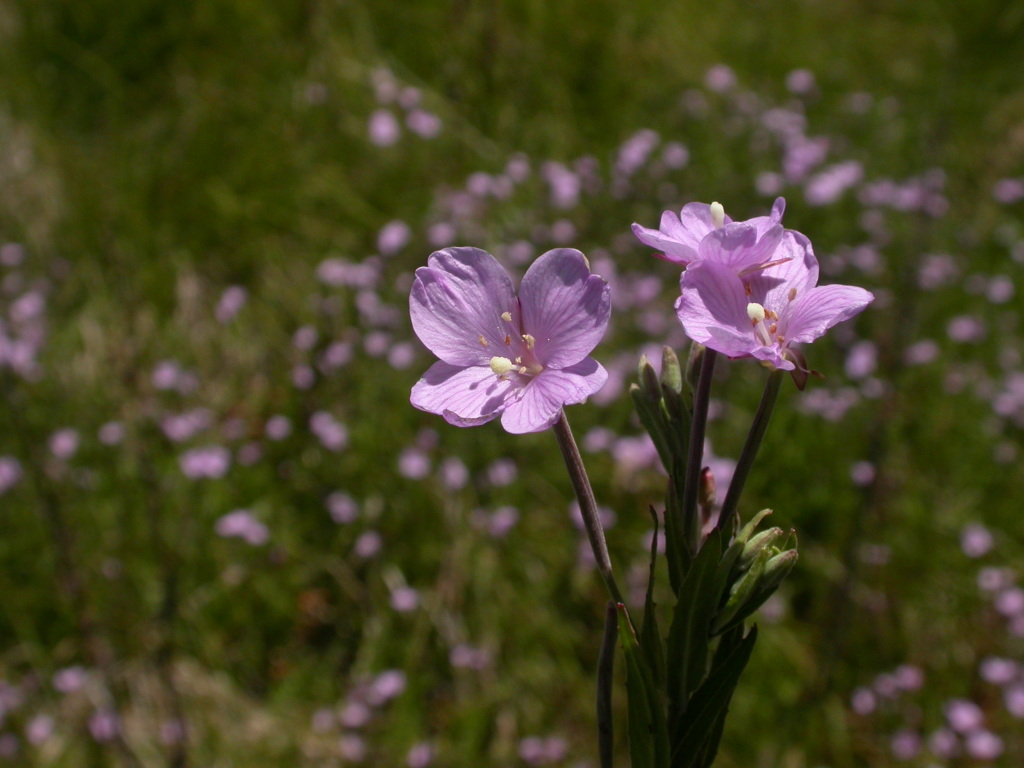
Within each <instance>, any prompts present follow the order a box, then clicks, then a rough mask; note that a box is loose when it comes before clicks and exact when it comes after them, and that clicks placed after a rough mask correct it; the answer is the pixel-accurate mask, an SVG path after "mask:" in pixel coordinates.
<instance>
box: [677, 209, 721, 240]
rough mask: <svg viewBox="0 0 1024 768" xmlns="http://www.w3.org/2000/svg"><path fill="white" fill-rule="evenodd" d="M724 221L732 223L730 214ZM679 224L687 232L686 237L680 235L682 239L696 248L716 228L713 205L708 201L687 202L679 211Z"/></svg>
mask: <svg viewBox="0 0 1024 768" xmlns="http://www.w3.org/2000/svg"><path fill="white" fill-rule="evenodd" d="M723 221H724V223H725V224H731V223H732V219H731V218H730V217H729V215H728V214H726V216H725V219H724V220H723ZM679 226H680V228H681V230H682V231H683V232H685V233H686V235H685V238H686V239H684V237H683V236H680V238H679V239H680V241H681V242H686V243H687V244H688V245H692V246H693V247H694V248H696V247H697V246H698V245H700V241H701V240H703V239H704V238H705V237H707V235H708V233H709V232H711V231H713V230H714V229H715V222H714V220H713V219H712V218H711V206H710V205H708V204H707V203H687V204H686V205H684V206H683V210H681V211H680V212H679Z"/></svg>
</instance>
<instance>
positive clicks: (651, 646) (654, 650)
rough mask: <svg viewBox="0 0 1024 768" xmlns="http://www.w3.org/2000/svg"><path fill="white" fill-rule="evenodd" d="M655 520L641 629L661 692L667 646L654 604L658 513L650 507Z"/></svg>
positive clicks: (642, 646)
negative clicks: (664, 642)
mask: <svg viewBox="0 0 1024 768" xmlns="http://www.w3.org/2000/svg"><path fill="white" fill-rule="evenodd" d="M650 512H651V519H652V520H653V521H654V537H653V538H652V539H651V566H650V570H649V572H648V575H647V594H646V595H645V596H644V621H643V625H642V626H641V629H640V650H641V651H643V655H644V659H646V661H647V666H648V667H650V669H651V674H652V676H653V677H654V684H655V685H656V686H657V688H658V690H659V692H664V690H665V648H664V646H663V644H662V639H661V633H660V632H659V631H658V617H657V615H656V613H655V608H656V606H655V604H654V572H655V566H656V565H657V563H658V513H657V512H655V511H654V507H650Z"/></svg>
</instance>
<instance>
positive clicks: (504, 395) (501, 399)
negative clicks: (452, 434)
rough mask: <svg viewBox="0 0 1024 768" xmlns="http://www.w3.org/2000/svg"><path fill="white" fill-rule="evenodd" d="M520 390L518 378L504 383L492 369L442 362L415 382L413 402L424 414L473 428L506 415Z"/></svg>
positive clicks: (431, 367) (509, 379) (513, 377)
mask: <svg viewBox="0 0 1024 768" xmlns="http://www.w3.org/2000/svg"><path fill="white" fill-rule="evenodd" d="M520 386H521V383H520V380H519V377H517V376H512V377H509V378H508V379H502V378H499V377H498V376H496V375H494V373H493V372H492V371H491V369H490V368H489V367H477V366H473V367H469V368H464V367H460V366H456V365H451V364H449V363H446V362H444V361H443V360H442V361H439V362H436V363H434V364H433V365H432V366H430V368H428V369H427V372H426V373H425V374H423V378H421V379H420V380H419V381H418V382H416V384H415V385H414V386H413V388H412V396H411V397H410V401H411V402H412V404H413V405H414V406H416V407H417V408H419V409H420V410H421V411H427V412H428V413H436V414H438V415H441V416H444V418H445V420H446V421H447V422H448V423H449V424H454V425H456V426H459V427H472V426H475V425H477V424H483V423H485V422H488V421H490V420H491V419H493V418H495V417H496V416H498V414H500V413H501V412H502V411H504V410H505V407H506V403H507V401H508V400H509V399H510V398H511V397H512V396H513V395H514V393H515V391H516V389H517V388H519V387H520Z"/></svg>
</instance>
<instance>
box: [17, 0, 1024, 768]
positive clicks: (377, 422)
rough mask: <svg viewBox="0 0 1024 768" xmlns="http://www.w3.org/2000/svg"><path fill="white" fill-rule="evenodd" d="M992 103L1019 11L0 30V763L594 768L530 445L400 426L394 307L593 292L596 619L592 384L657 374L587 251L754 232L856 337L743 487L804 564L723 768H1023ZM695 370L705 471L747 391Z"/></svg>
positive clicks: (286, 8)
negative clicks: (752, 227) (545, 261)
mask: <svg viewBox="0 0 1024 768" xmlns="http://www.w3.org/2000/svg"><path fill="white" fill-rule="evenodd" d="M1022 71H1024V3H1021V2H1019V1H1012V2H994V1H989V0H974V1H973V2H970V3H956V2H951V1H950V2H943V1H940V0H933V1H931V2H921V3H912V4H910V3H902V2H894V1H889V2H886V1H884V0H882V1H879V2H830V3H820V2H812V1H811V0H799V1H797V0H786V1H783V2H774V3H770V4H769V3H741V2H732V1H730V2H720V3H714V4H711V3H695V2H689V1H682V2H672V3H667V2H654V1H653V0H637V2H634V3H631V4H629V5H627V4H624V3H621V2H618V1H617V0H588V1H587V2H582V1H581V0H563V1H562V2H558V3H549V2H541V0H514V1H510V2H503V3H498V2H493V3H492V2H473V0H461V1H459V2H447V3H446V2H440V1H436V0H428V1H425V2H416V3H411V2H410V3H400V2H386V1H385V2H358V1H354V2H344V1H342V0H336V1H334V2H326V1H324V2H318V1H316V0H307V1H305V2H279V3H273V2H250V1H246V2H243V1H242V0H185V1H184V2H179V3H165V2H157V0H134V1H133V2H130V3H125V2H114V1H113V0H80V1H79V2H75V3H66V2H58V1H57V0H7V1H6V2H5V3H3V4H2V5H0V246H2V247H0V270H2V271H0V280H2V282H0V308H2V312H3V314H2V316H0V331H2V333H0V363H2V371H0V373H2V379H3V387H4V398H3V405H2V407H0V489H2V491H3V494H2V496H0V759H2V760H3V761H4V763H5V764H10V765H14V766H44V765H45V766H49V765H55V766H65V765H66V766H72V765H73V766H106V765H124V766H157V765H168V766H186V765H188V766H276V765H280V766H293V765H310V766H335V765H349V764H367V765H384V766H392V765H393V766H403V765H409V766H412V767H413V768H416V766H426V765H438V766H456V767H458V766H467V767H468V766H473V767H476V766H481V765H487V766H522V765H560V766H573V767H574V768H582V767H583V766H588V765H589V766H594V765H596V746H595V740H594V738H593V736H594V733H595V730H594V729H595V726H594V718H593V705H592V695H593V670H594V668H595V663H596V657H597V644H598V638H599V636H600V626H601V621H602V615H603V594H602V588H601V585H600V582H599V579H598V578H597V576H596V574H595V573H594V572H593V570H592V569H591V568H590V566H589V563H588V560H587V557H586V555H585V554H581V552H580V546H581V542H582V541H583V538H582V536H581V534H580V532H579V531H578V530H577V528H576V527H575V526H574V525H573V523H572V516H571V514H570V512H569V507H570V505H569V502H570V499H571V489H570V486H569V483H568V482H567V480H566V478H565V477H564V473H562V472H561V470H560V467H559V463H558V454H557V449H556V446H555V444H554V440H553V438H552V436H551V435H550V434H549V433H542V434H538V435H532V436H524V437H518V436H511V435H507V434H505V433H504V432H502V431H501V429H500V427H499V426H498V425H497V424H490V425H487V426H484V427H480V428H476V429H470V430H459V429H456V428H454V427H450V426H448V425H446V424H445V423H444V422H443V420H441V419H440V418H438V417H434V416H430V415H428V414H423V413H419V412H417V411H415V410H414V409H412V408H411V406H409V404H408V392H409V388H410V387H411V386H412V384H413V383H414V382H415V381H416V379H417V378H418V376H419V375H420V374H421V373H422V371H424V370H425V369H426V367H427V366H428V365H429V364H430V362H432V359H431V356H430V355H429V354H428V353H427V352H426V351H425V350H424V349H423V348H422V347H421V345H420V344H419V343H418V342H417V341H416V340H415V338H414V336H413V334H412V332H411V329H410V327H409V323H408V320H407V309H406V307H407V303H406V302H407V299H406V296H407V292H408V287H409V285H410V283H411V274H412V271H413V270H414V269H415V268H416V267H418V266H421V265H423V264H425V262H426V257H427V255H428V254H429V253H430V252H431V251H432V250H434V249H435V248H437V247H442V246H444V245H454V244H459V245H475V246H478V247H483V248H486V249H488V250H490V251H492V252H493V253H495V254H496V255H498V256H499V258H502V259H503V260H504V261H505V262H506V263H507V264H509V265H510V267H512V268H513V269H514V270H518V271H522V269H523V268H524V265H525V263H527V262H528V261H529V259H530V258H532V256H534V255H538V254H539V253H541V252H543V251H544V250H546V249H548V248H550V247H554V246H556V245H571V246H573V247H578V248H580V249H581V250H583V251H584V252H585V253H587V254H588V256H589V257H590V258H591V262H592V264H594V265H595V271H598V272H599V273H601V274H602V275H604V276H606V277H607V278H608V279H609V280H610V282H611V283H612V287H613V295H614V296H615V297H616V298H615V312H614V314H613V322H612V330H611V332H610V334H609V336H608V338H607V339H606V340H605V342H604V343H603V344H602V345H601V346H600V347H598V349H597V351H596V352H595V356H596V357H597V358H598V359H600V360H601V361H602V362H603V363H604V364H605V365H606V366H607V367H608V368H609V370H610V371H611V372H612V380H611V381H610V384H609V387H608V388H607V390H606V392H603V393H601V394H600V395H599V396H598V397H597V398H595V399H594V400H595V402H593V403H591V404H588V405H586V406H581V407H574V408H572V409H570V411H569V416H570V418H571V419H572V421H573V424H574V426H575V428H576V430H577V437H578V439H580V441H581V443H582V444H583V446H584V449H585V451H586V458H587V460H588V462H589V464H590V471H591V475H592V477H593V479H594V481H595V486H596V491H597V495H598V499H599V502H600V503H601V504H603V505H605V506H607V507H608V509H609V510H610V511H612V512H613V513H614V525H613V526H612V527H611V528H610V530H609V540H610V545H611V548H612V550H613V558H614V560H615V563H616V567H617V568H618V569H619V571H620V574H622V575H621V576H620V579H622V580H625V581H626V582H627V583H629V584H630V585H631V587H632V588H633V589H634V591H635V590H636V589H637V588H642V586H643V582H642V576H643V573H644V570H645V568H646V565H645V561H644V552H645V551H646V550H645V548H646V547H647V543H648V540H647V539H646V538H645V537H647V536H649V534H650V521H649V517H648V514H647V507H648V505H649V504H652V503H653V504H656V505H657V504H660V496H661V493H662V490H661V486H662V483H663V480H662V477H661V475H660V474H659V473H658V471H657V469H656V468H655V467H654V465H653V463H652V461H651V458H652V457H651V452H650V451H649V450H647V448H646V447H645V444H644V443H643V442H642V441H639V440H637V437H638V436H639V435H640V430H639V428H638V426H637V424H636V422H635V420H634V419H633V417H632V415H631V412H630V408H629V403H628V397H627V396H626V395H625V392H624V391H623V389H622V387H623V386H624V385H628V382H629V381H630V380H631V379H632V377H633V375H634V374H633V371H634V370H635V364H636V361H637V359H638V357H639V354H640V353H641V352H642V351H646V352H648V353H652V352H653V353H654V354H655V355H656V354H657V350H658V348H659V346H660V345H661V344H663V343H669V344H672V345H674V346H676V347H677V348H678V349H680V351H683V344H684V339H682V337H681V335H680V329H679V328H678V327H677V325H678V324H677V323H676V321H675V318H674V317H673V313H672V301H673V300H674V296H675V293H676V290H677V288H676V286H677V280H678V274H677V272H676V271H675V270H674V268H673V267H672V265H670V264H667V263H664V262H661V261H657V260H655V259H652V258H651V255H650V252H649V249H646V248H645V247H643V246H642V245H640V244H639V243H638V242H636V241H635V240H634V238H633V236H632V234H631V233H630V224H631V223H632V222H634V221H638V222H640V223H642V224H644V225H645V226H655V225H656V222H657V221H658V217H659V216H660V213H661V211H662V210H663V209H674V210H678V209H679V208H680V207H681V206H682V205H683V204H685V203H687V202H691V201H703V202H710V201H711V200H719V201H721V202H722V203H723V204H724V205H725V207H726V210H727V212H730V213H731V214H732V215H733V216H734V217H735V218H739V219H743V218H747V217H749V216H752V215H758V214H761V213H763V212H764V211H766V210H767V209H768V208H769V207H770V205H771V202H772V199H773V198H774V196H775V195H776V194H782V195H784V196H786V198H787V200H788V207H787V215H786V219H785V222H786V224H787V226H789V227H791V228H794V229H797V230H800V231H802V232H804V233H805V234H807V235H808V236H809V237H810V238H811V240H812V242H813V243H814V245H815V250H816V252H817V254H818V256H819V259H820V260H821V262H822V267H823V279H824V281H827V282H846V283H854V284H858V285H863V286H864V287H867V288H869V289H871V290H873V291H874V292H875V293H876V295H877V296H878V300H877V301H876V303H875V304H874V305H873V306H872V308H871V309H870V310H869V311H868V312H867V313H865V315H864V316H863V317H861V318H858V319H857V320H856V321H855V322H852V323H849V324H847V325H848V327H845V326H844V327H843V328H839V329H836V331H835V332H834V333H833V334H832V338H830V339H829V340H826V341H822V342H820V343H819V344H816V345H814V347H812V348H810V349H808V350H807V353H808V357H809V360H810V363H811V365H812V366H813V367H815V368H817V369H819V370H822V371H824V372H826V374H827V378H826V379H825V380H824V381H812V382H811V384H810V386H809V387H808V390H807V391H806V392H803V393H798V392H797V391H796V390H795V389H793V388H791V387H787V389H786V391H784V393H783V395H782V397H781V399H780V405H779V409H778V410H777V412H776V415H775V418H774V421H773V424H772V428H771V430H770V431H769V434H768V437H767V439H766V443H765V445H764V448H763V449H762V455H761V459H760V463H759V465H758V466H757V467H756V468H755V472H754V476H753V477H752V479H751V481H750V483H749V484H748V489H747V498H746V501H745V502H744V504H743V505H742V506H741V510H740V511H741V514H744V515H749V514H750V513H752V512H753V511H756V510H757V509H760V508H762V507H766V506H770V507H773V508H774V509H775V510H776V513H775V517H774V518H773V519H774V520H775V522H776V524H779V525H783V526H786V527H790V526H792V527H793V528H795V529H796V530H797V532H798V535H799V538H800V547H801V553H802V558H801V560H800V565H799V566H798V568H797V570H796V572H794V574H793V576H792V577H791V578H790V579H789V581H788V582H787V584H786V585H785V586H784V588H783V590H782V591H781V593H780V595H779V597H778V599H776V600H774V601H772V602H771V603H770V604H769V605H768V606H766V607H765V609H763V610H762V612H761V618H760V619H759V622H760V623H761V625H762V630H763V632H762V641H761V642H760V643H759V645H758V648H757V649H756V651H755V654H754V659H753V661H752V663H751V666H750V668H749V669H748V672H747V674H746V676H745V678H744V680H743V682H742V683H741V686H740V690H739V693H738V695H737V698H736V700H735V701H734V703H733V713H732V715H731V718H730V720H729V722H728V725H727V729H726V734H725V739H724V742H723V747H722V754H721V758H720V764H721V765H722V766H727V767H728V766H764V767H765V768H769V767H771V768H774V767H775V766H780V767H784V768H803V767H804V766H807V767H808V768H819V767H824V766H828V767H829V768H833V767H834V768H853V767H854V766H888V765H908V766H922V768H926V767H929V766H934V765H941V766H947V765H948V766H973V765H1005V766H1011V765H1020V764H1021V761H1022V760H1024V738H1022V736H1021V732H1022V731H1024V729H1022V728H1021V727H1020V725H1021V721H1022V719H1024V672H1022V664H1024V592H1022V591H1021V590H1020V588H1019V587H1017V586H1016V582H1015V579H1016V577H1017V573H1016V571H1015V570H1014V569H1015V568H1019V567H1020V561H1021V556H1022V553H1024V527H1022V524H1021V522H1020V510H1021V503H1022V499H1024V495H1022V492H1024V479H1022V478H1024V475H1022V473H1021V471H1020V454H1021V451H1020V448H1021V438H1022V429H1024V364H1022V356H1021V352H1022V339H1024V336H1022V333H1024V331H1022V328H1021V312H1020V309H1019V308H1020V294H1019V291H1020V290H1021V288H1022V283H1021V278H1022V274H1021V272H1022V269H1024V230H1022V222H1021V217H1022V214H1024V84H1022V81H1021V78H1020V73H1021V72H1022ZM721 368H722V370H721V371H720V376H719V381H718V382H717V383H716V390H715V397H716V408H715V413H716V417H715V420H714V422H713V423H712V424H711V426H710V430H709V432H710V438H711V441H712V444H713V447H714V452H715V454H716V455H717V456H723V457H730V456H732V457H735V455H736V453H737V451H738V449H739V447H740V446H741V445H742V440H743V437H744V434H745V429H746V425H747V424H748V423H749V419H750V416H751V414H752V411H753V407H754V405H755V404H756V402H757V397H758V395H759V390H760V386H761V383H762V380H763V379H762V376H763V372H762V371H761V369H759V368H758V367H757V366H755V365H753V364H751V363H749V362H743V361H736V362H732V363H729V364H728V365H723V366H721ZM641 594H642V593H641ZM620 694H621V690H620ZM623 698H624V697H623V696H622V695H620V696H619V700H618V701H617V708H618V710H619V712H620V715H624V712H625V710H624V701H622V699H623ZM971 707H973V708H974V709H971ZM964 712H967V713H968V714H967V715H964V714H963V713H964ZM957 713H960V714H959V715H958V714H957ZM971 717H973V718H974V720H972V721H971V722H967V721H968V720H971ZM965 718H966V719H965ZM620 730H621V731H624V728H620ZM937 734H938V735H937ZM620 741H621V739H620ZM619 747H620V752H621V760H622V762H621V764H623V765H625V764H626V751H625V744H624V743H620V744H619Z"/></svg>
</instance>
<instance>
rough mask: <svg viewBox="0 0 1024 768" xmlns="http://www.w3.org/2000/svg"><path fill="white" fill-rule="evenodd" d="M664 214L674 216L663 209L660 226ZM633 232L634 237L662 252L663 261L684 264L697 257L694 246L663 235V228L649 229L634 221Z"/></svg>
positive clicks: (663, 219)
mask: <svg viewBox="0 0 1024 768" xmlns="http://www.w3.org/2000/svg"><path fill="white" fill-rule="evenodd" d="M665 216H675V214H674V213H672V212H671V211H665V215H663V216H662V217H661V225H662V227H664V226H665ZM633 234H634V235H636V239H637V240H639V241H640V242H641V243H643V244H644V245H649V246H650V247H651V248H655V249H657V250H659V251H661V252H662V253H664V259H665V261H671V262H672V263H673V264H681V265H683V266H686V265H687V264H688V263H690V262H691V261H693V260H694V259H696V258H697V251H696V249H695V248H691V247H690V246H689V245H686V244H684V243H680V242H678V241H676V240H673V239H672V238H671V237H668V236H667V235H665V232H664V230H663V229H661V230H658V229H649V228H647V227H642V226H640V225H639V224H637V223H635V222H634V224H633Z"/></svg>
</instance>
